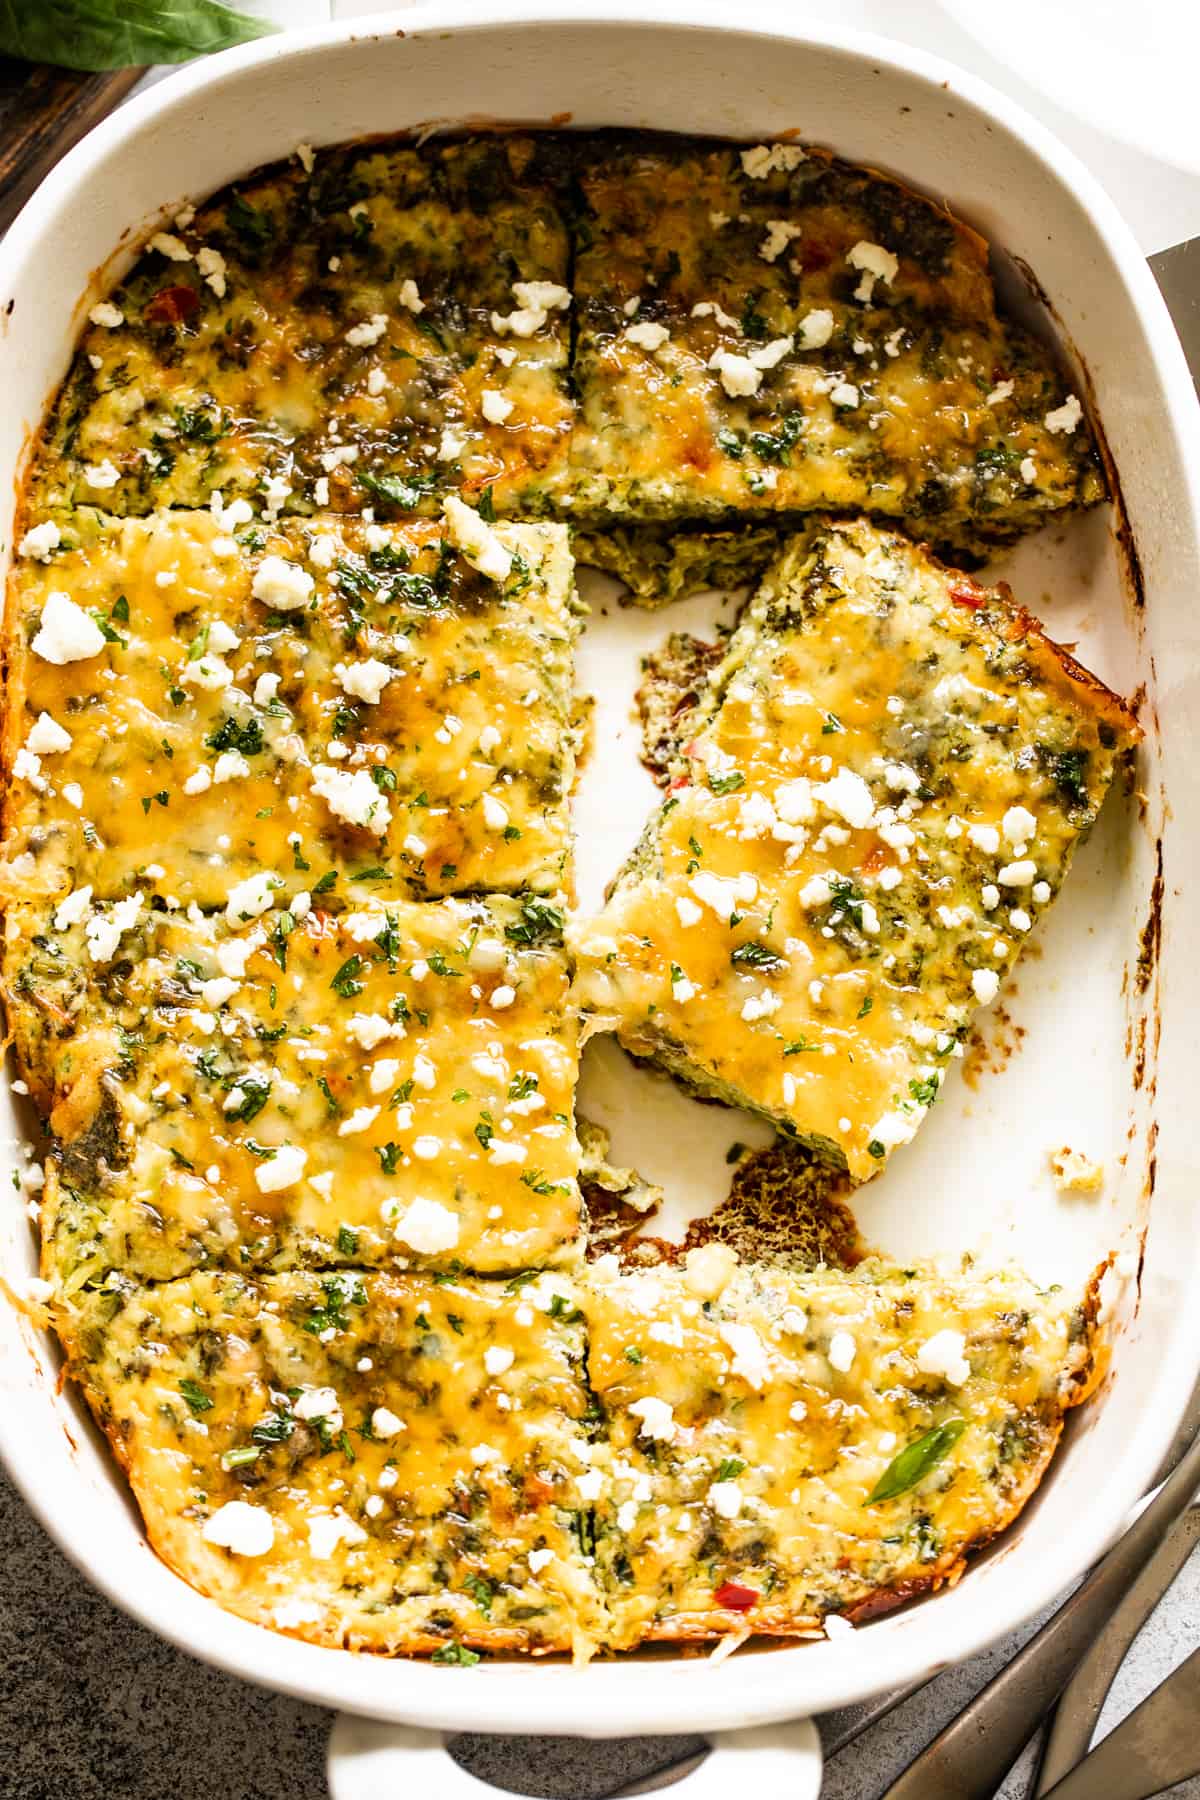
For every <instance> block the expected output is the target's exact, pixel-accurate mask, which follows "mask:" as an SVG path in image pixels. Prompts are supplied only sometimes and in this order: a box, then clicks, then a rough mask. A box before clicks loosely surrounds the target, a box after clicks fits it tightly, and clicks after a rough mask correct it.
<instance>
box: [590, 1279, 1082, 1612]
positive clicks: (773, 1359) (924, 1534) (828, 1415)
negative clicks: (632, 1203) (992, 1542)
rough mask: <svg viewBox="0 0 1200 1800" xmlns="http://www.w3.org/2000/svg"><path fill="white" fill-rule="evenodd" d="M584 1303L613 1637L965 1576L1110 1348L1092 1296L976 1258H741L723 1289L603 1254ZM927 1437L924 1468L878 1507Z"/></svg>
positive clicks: (841, 1604)
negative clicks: (827, 1267) (1100, 1334)
mask: <svg viewBox="0 0 1200 1800" xmlns="http://www.w3.org/2000/svg"><path fill="white" fill-rule="evenodd" d="M610 1260H611V1259H610ZM584 1309H585V1313H586V1317H587V1330H588V1369H589V1375H590V1379H591V1382H592V1385H593V1387H594V1389H595V1391H596V1394H597V1397H598V1399H599V1401H600V1404H601V1406H602V1408H603V1411H604V1416H605V1420H606V1442H607V1444H608V1446H609V1454H610V1458H611V1460H610V1462H608V1463H607V1464H606V1465H605V1466H606V1470H607V1473H608V1476H609V1482H608V1485H607V1487H606V1491H605V1494H604V1496H603V1497H602V1499H601V1500H600V1502H599V1503H598V1506H597V1514H596V1541H597V1546H598V1548H597V1561H598V1566H599V1568H600V1570H601V1571H602V1578H603V1580H604V1583H605V1586H606V1589H607V1591H608V1596H609V1606H610V1609H611V1614H612V1632H613V1641H614V1642H615V1643H617V1644H631V1643H634V1642H638V1641H644V1640H646V1639H673V1640H679V1639H687V1638H698V1637H708V1636H719V1635H721V1634H723V1633H725V1632H730V1631H747V1630H749V1631H755V1632H764V1633H780V1634H785V1635H797V1634H798V1635H804V1634H805V1632H806V1631H807V1632H808V1633H810V1634H813V1635H816V1634H819V1632H820V1629H821V1623H822V1620H823V1619H824V1618H825V1616H826V1615H827V1614H830V1613H838V1614H842V1615H843V1616H849V1617H850V1618H851V1620H854V1619H859V1620H861V1619H862V1618H865V1617H869V1616H871V1614H872V1613H874V1612H879V1611H885V1610H888V1609H889V1608H890V1607H891V1606H896V1605H899V1604H900V1602H901V1601H902V1600H904V1599H906V1598H908V1597H910V1596H911V1595H912V1594H914V1593H917V1592H920V1591H922V1590H924V1589H927V1588H931V1587H937V1586H940V1585H941V1584H942V1583H944V1582H947V1581H949V1582H953V1581H955V1580H956V1579H957V1578H958V1576H959V1575H960V1574H961V1572H962V1568H963V1562H964V1556H965V1553H966V1552H967V1551H968V1550H969V1549H970V1548H972V1547H976V1546H978V1545H980V1544H983V1543H986V1542H987V1540H988V1539H989V1538H990V1537H992V1536H993V1535H994V1534H995V1533H996V1532H997V1531H999V1530H1000V1529H1001V1528H1002V1527H1003V1526H1004V1525H1005V1524H1007V1523H1008V1521H1009V1520H1010V1519H1011V1518H1012V1517H1013V1516H1014V1515H1015V1513H1016V1512H1017V1511H1019V1509H1020V1507H1021V1505H1022V1504H1023V1503H1024V1501H1025V1500H1026V1499H1027V1498H1028V1496H1029V1494H1030V1493H1031V1492H1032V1491H1033V1489H1034V1488H1035V1486H1036V1485H1037V1482H1038V1480H1039V1479H1040V1477H1041V1475H1042V1473H1043V1471H1044V1469H1045V1467H1046V1464H1047V1462H1048V1461H1049V1458H1050V1456H1051V1453H1052V1452H1053V1449H1054V1446H1055V1444H1056V1442H1057V1440H1058V1436H1059V1432H1060V1430H1061V1426H1062V1417H1063V1413H1064V1412H1065V1411H1066V1409H1067V1408H1068V1407H1070V1406H1072V1405H1074V1404H1076V1403H1077V1402H1078V1401H1079V1400H1080V1399H1082V1398H1083V1397H1084V1394H1085V1392H1086V1385H1085V1384H1086V1383H1087V1381H1088V1380H1089V1377H1090V1375H1091V1373H1092V1370H1093V1358H1094V1352H1095V1328H1094V1324H1093V1319H1094V1315H1095V1311H1096V1305H1095V1301H1094V1299H1093V1298H1092V1297H1091V1296H1089V1298H1088V1299H1087V1300H1086V1301H1085V1302H1084V1303H1083V1304H1082V1305H1080V1303H1079V1301H1078V1299H1077V1298H1073V1297H1069V1296H1067V1295H1065V1294H1064V1293H1062V1292H1061V1291H1058V1290H1048V1291H1044V1292H1043V1291H1039V1290H1038V1289H1037V1288H1035V1287H1034V1286H1033V1285H1032V1283H1030V1282H1029V1281H1028V1280H1027V1279H1026V1278H1025V1277H1024V1276H1022V1275H1020V1274H1017V1273H1011V1274H1006V1273H1001V1274H999V1275H995V1276H990V1277H987V1278H983V1277H977V1276H975V1275H973V1274H972V1273H971V1271H970V1269H969V1268H967V1269H965V1270H964V1271H963V1272H961V1273H960V1274H957V1275H943V1274H939V1273H937V1272H936V1271H935V1270H932V1269H928V1268H919V1269H896V1268H890V1267H887V1266H883V1265H879V1264H864V1265H861V1266H860V1268H859V1269H858V1270H857V1271H856V1272H855V1273H853V1274H842V1273H838V1272H833V1271H821V1270H817V1271H814V1272H813V1273H812V1274H806V1275H786V1274H784V1273H783V1272H782V1271H772V1270H770V1269H766V1268H762V1269H742V1270H739V1271H738V1272H737V1273H736V1275H735V1276H734V1277H733V1279H732V1280H731V1281H729V1283H728V1285H726V1286H725V1287H724V1288H723V1289H722V1290H721V1291H720V1292H719V1293H717V1294H716V1295H715V1296H714V1295H713V1293H712V1284H711V1283H707V1282H705V1283H700V1282H694V1281H690V1280H689V1276H688V1273H686V1272H684V1271H679V1270H654V1271H648V1272H645V1273H641V1274H632V1275H628V1276H617V1277H616V1278H615V1279H611V1280H609V1281H608V1282H605V1281H604V1279H603V1265H597V1267H596V1268H595V1269H594V1270H593V1271H592V1280H591V1283H590V1286H589V1287H588V1289H587V1291H586V1294H585V1298H584ZM946 1334H948V1336H947V1335H946ZM947 1370H948V1371H949V1373H946V1372H945V1371H947ZM947 1426H949V1427H950V1429H949V1431H948V1432H947V1433H946V1438H949V1439H950V1440H951V1441H950V1442H949V1443H947V1444H946V1447H945V1449H944V1450H943V1453H942V1455H941V1457H940V1460H939V1459H938V1458H937V1456H936V1452H935V1451H934V1450H933V1449H930V1448H928V1444H929V1439H928V1434H929V1433H931V1432H933V1431H935V1430H936V1429H937V1428H938V1427H942V1428H943V1429H944V1428H945V1427H947ZM956 1433H957V1436H955V1434H956ZM923 1439H924V1440H926V1445H927V1448H926V1451H925V1453H924V1455H925V1460H924V1463H923V1464H922V1465H920V1466H923V1467H924V1471H925V1472H924V1473H923V1474H922V1473H921V1472H920V1466H919V1467H918V1470H917V1479H915V1480H914V1481H913V1482H912V1484H911V1485H909V1486H907V1487H904V1488H903V1489H902V1490H901V1491H899V1492H897V1493H896V1494H895V1495H894V1496H893V1497H892V1498H890V1499H884V1500H880V1501H878V1502H877V1503H875V1504H872V1501H871V1496H872V1495H873V1493H874V1491H875V1489H876V1486H877V1484H879V1483H880V1482H881V1479H882V1477H883V1476H884V1474H885V1471H888V1470H889V1469H892V1470H894V1465H895V1460H896V1458H897V1457H898V1456H899V1455H901V1454H902V1453H903V1452H904V1451H905V1450H906V1449H908V1448H909V1446H912V1445H915V1444H918V1443H920V1442H921V1441H922V1440H923ZM935 1441H936V1440H935ZM942 1441H943V1442H945V1441H946V1440H945V1438H944V1439H943V1440H942Z"/></svg>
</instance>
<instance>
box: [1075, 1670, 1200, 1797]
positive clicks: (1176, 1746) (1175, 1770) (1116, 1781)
mask: <svg viewBox="0 0 1200 1800" xmlns="http://www.w3.org/2000/svg"><path fill="white" fill-rule="evenodd" d="M1198 1715H1200V1650H1193V1651H1192V1654H1191V1655H1190V1656H1189V1657H1188V1659H1187V1661H1186V1662H1184V1663H1181V1664H1180V1665H1179V1667H1178V1668H1177V1669H1176V1670H1175V1671H1174V1673H1173V1674H1171V1675H1168V1676H1167V1679H1166V1680H1165V1681H1164V1682H1162V1683H1160V1685H1159V1686H1158V1687H1156V1688H1155V1690H1154V1692H1153V1693H1152V1694H1150V1695H1148V1696H1147V1698H1146V1699H1145V1700H1143V1701H1142V1703H1141V1705H1140V1706H1139V1707H1137V1708H1136V1709H1135V1710H1134V1711H1133V1712H1131V1713H1130V1715H1129V1717H1128V1718H1127V1719H1123V1720H1122V1721H1121V1723H1120V1724H1119V1725H1118V1726H1117V1728H1116V1730H1115V1731H1112V1732H1110V1733H1109V1735H1108V1736H1107V1737H1106V1738H1105V1740H1104V1742H1103V1743H1102V1744H1100V1745H1098V1747H1097V1748H1096V1749H1095V1750H1093V1751H1092V1754H1091V1755H1090V1756H1088V1757H1086V1758H1085V1759H1084V1761H1083V1762H1081V1763H1080V1764H1079V1767H1078V1768H1076V1769H1072V1770H1071V1773H1070V1774H1069V1775H1068V1776H1067V1778H1066V1780H1065V1781H1060V1782H1059V1784H1058V1786H1057V1787H1056V1788H1053V1789H1052V1790H1051V1795H1050V1796H1049V1800H1096V1796H1098V1795H1103V1796H1104V1797H1105V1800H1150V1797H1151V1796H1152V1795H1154V1794H1161V1793H1164V1792H1165V1790H1166V1789H1167V1788H1172V1787H1174V1786H1175V1784H1176V1782H1178V1781H1186V1780H1187V1779H1188V1777H1189V1775H1196V1774H1200V1733H1198V1732H1197V1730H1196V1719H1197V1716H1198Z"/></svg>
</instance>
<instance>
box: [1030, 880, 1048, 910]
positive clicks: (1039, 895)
mask: <svg viewBox="0 0 1200 1800" xmlns="http://www.w3.org/2000/svg"><path fill="white" fill-rule="evenodd" d="M1032 893H1033V898H1034V900H1035V901H1036V902H1037V904H1038V905H1039V906H1045V905H1046V903H1047V901H1048V900H1049V898H1050V883H1049V882H1048V881H1035V882H1034V884H1033V889H1032Z"/></svg>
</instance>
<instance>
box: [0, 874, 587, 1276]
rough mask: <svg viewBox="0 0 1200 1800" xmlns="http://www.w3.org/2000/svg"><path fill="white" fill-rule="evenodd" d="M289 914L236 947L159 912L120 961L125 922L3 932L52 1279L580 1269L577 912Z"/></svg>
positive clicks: (511, 908) (526, 908) (437, 908)
mask: <svg viewBox="0 0 1200 1800" xmlns="http://www.w3.org/2000/svg"><path fill="white" fill-rule="evenodd" d="M278 900H279V904H278V906H277V907H275V908H274V909H272V910H271V911H268V912H266V913H264V914H263V916H262V917H261V919H259V920H256V921H253V922H251V923H248V924H243V925H242V926H241V927H240V928H238V929H234V928H231V927H230V926H229V925H228V923H227V922H226V920H225V918H224V917H223V916H221V917H216V916H212V917H207V918H206V917H202V916H200V915H199V914H197V915H195V916H193V917H183V916H179V915H168V914H162V913H154V912H150V911H148V910H147V909H146V908H145V907H143V908H141V909H140V910H139V912H138V913H137V916H136V917H135V918H134V920H133V921H132V923H130V924H129V925H128V926H127V928H126V929H124V930H122V931H121V932H120V935H119V938H118V940H117V942H116V943H113V941H112V938H111V936H110V937H109V938H107V939H106V941H103V942H99V941H98V939H97V936H96V934H97V932H102V931H103V930H104V928H105V927H106V926H112V927H113V928H114V929H115V925H116V924H117V923H120V922H121V921H122V915H121V913H120V912H119V911H115V910H114V909H113V908H112V907H104V906H96V905H95V904H93V906H92V908H90V909H89V910H88V911H87V912H86V913H85V916H84V918H83V920H82V921H81V923H79V924H75V925H67V926H66V927H65V929H56V927H55V922H54V921H55V917H56V916H57V915H55V914H47V913H41V914H38V913H35V912H34V911H33V910H32V909H28V908H10V911H9V915H8V945H7V952H6V965H7V966H6V975H5V987H6V993H7V1001H8V1010H9V1019H10V1024H11V1028H12V1030H13V1033H14V1037H15V1039H16V1042H17V1046H18V1053H19V1055H20V1058H21V1061H22V1064H23V1066H24V1067H25V1068H26V1070H27V1071H28V1072H29V1080H30V1084H31V1087H32V1090H33V1092H34V1094H35V1097H36V1099H37V1100H38V1102H39V1104H40V1105H41V1106H42V1107H43V1109H44V1110H45V1111H46V1112H47V1114H48V1116H49V1121H50V1128H51V1131H52V1133H53V1135H54V1140H55V1149H54V1153H53V1154H52V1156H51V1157H50V1158H49V1161H48V1167H47V1184H46V1193H45V1197H44V1201H43V1209H42V1228H43V1237H44V1263H45V1270H46V1274H47V1277H48V1278H49V1279H50V1280H51V1281H53V1282H56V1283H63V1284H65V1286H66V1288H67V1289H68V1290H69V1291H70V1290H73V1289H75V1288H77V1287H78V1286H80V1285H81V1284H82V1283H84V1282H87V1281H94V1280H98V1279H102V1278H103V1276H104V1275H105V1273H106V1272H107V1271H108V1270H110V1269H122V1270H125V1271H127V1272H129V1273H131V1274H133V1275H135V1276H137V1277H139V1278H149V1279H154V1280H162V1279H168V1278H170V1277H173V1276H179V1275H184V1274H187V1273H189V1272H190V1271H191V1270H192V1269H195V1268H201V1267H206V1266H209V1265H213V1264H218V1265H225V1266H226V1267H232V1268H235V1269H254V1268H268V1267H269V1268H288V1267H295V1266H297V1265H301V1266H310V1267H311V1266H314V1265H315V1266H327V1265H336V1264H364V1265H380V1264H392V1263H394V1264H397V1265H398V1266H400V1267H403V1266H405V1264H407V1263H409V1262H412V1263H423V1264H429V1265H432V1266H435V1267H440V1268H457V1267H460V1266H462V1267H467V1268H473V1269H480V1270H483V1271H491V1270H512V1269H520V1268H524V1267H527V1266H529V1265H531V1264H537V1263H546V1262H553V1261H557V1260H561V1259H562V1258H564V1257H568V1256H570V1255H572V1254H573V1253H574V1247H575V1244H576V1240H577V1236H578V1231H579V1192H578V1187H577V1184H576V1173H577V1168H578V1158H579V1150H578V1144H577V1141H576V1137H575V1130H574V1124H573V1119H572V1105H573V1096H574V1087H575V1076H576V1049H575V1038H576V1025H575V1019H574V1015H573V1014H572V1013H571V1012H570V1011H568V1009H567V1006H566V1000H567V970H566V961H565V957H564V953H563V950H562V947H561V932H562V913H561V911H559V910H558V909H557V908H555V907H552V906H551V905H550V904H549V903H548V902H542V901H525V902H519V901H516V900H506V899H502V898H500V899H495V900H491V901H443V902H441V903H440V904H438V905H432V904H427V905H421V906H416V905H409V906H398V907H392V908H388V909H387V911H386V912H385V911H384V910H383V909H382V908H376V909H373V910H369V911H363V912H360V913H348V914H345V915H343V917H342V919H341V920H335V919H333V918H332V917H330V916H329V915H328V914H325V913H320V912H316V911H314V912H311V913H309V914H308V915H307V916H306V917H304V918H297V917H296V916H295V915H294V914H293V913H292V912H291V911H290V910H288V909H287V907H286V900H285V896H284V895H283V894H282V893H281V894H280V895H279V896H278ZM119 904H120V903H118V905H119ZM556 940H558V941H556ZM97 951H99V954H97Z"/></svg>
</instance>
